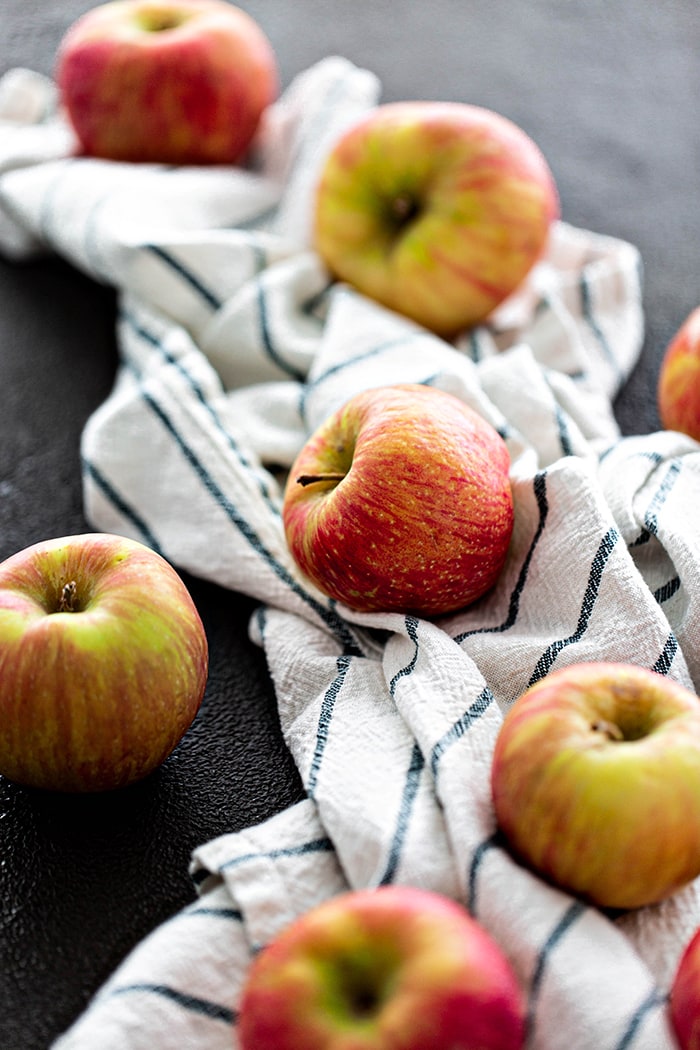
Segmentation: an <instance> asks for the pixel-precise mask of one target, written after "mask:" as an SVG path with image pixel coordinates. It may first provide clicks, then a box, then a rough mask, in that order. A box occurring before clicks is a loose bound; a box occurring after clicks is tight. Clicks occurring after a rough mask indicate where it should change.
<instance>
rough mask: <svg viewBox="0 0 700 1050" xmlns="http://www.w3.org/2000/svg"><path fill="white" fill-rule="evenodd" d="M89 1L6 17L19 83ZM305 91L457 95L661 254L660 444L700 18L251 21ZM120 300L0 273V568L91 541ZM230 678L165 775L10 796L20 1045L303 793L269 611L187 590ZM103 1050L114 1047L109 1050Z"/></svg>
mask: <svg viewBox="0 0 700 1050" xmlns="http://www.w3.org/2000/svg"><path fill="white" fill-rule="evenodd" d="M88 6H89V4H87V3H85V2H84V0H32V4H31V5H25V4H20V3H17V0H0V24H1V25H2V33H1V34H0V73H1V72H4V70H5V69H8V68H10V67H12V66H16V65H25V66H29V67H30V68H33V69H37V70H39V71H41V72H44V73H50V72H51V69H52V64H53V57H54V54H55V49H56V47H57V45H58V42H59V39H60V37H61V35H62V33H63V32H64V31H65V29H66V28H67V26H68V25H69V24H70V22H71V21H72V20H73V19H74V18H75V17H77V15H78V14H80V13H81V12H82V11H83V10H85V9H86V8H87V7H88ZM245 6H246V7H247V10H249V12H250V13H251V14H252V15H253V16H254V17H255V18H257V19H258V21H259V22H260V23H261V25H262V26H263V28H264V29H265V31H266V32H267V33H268V35H269V37H270V39H271V40H272V43H273V45H274V47H275V48H276V51H277V54H278V58H279V63H280V68H281V74H282V81H283V85H286V84H288V83H289V81H290V80H291V78H292V77H293V76H294V75H295V74H296V73H298V72H300V71H301V70H302V69H304V68H306V67H307V66H308V65H310V64H311V63H313V62H315V61H316V60H318V59H320V58H322V57H324V56H326V55H328V54H331V53H339V54H343V55H345V56H346V57H348V58H350V59H351V60H353V61H354V62H356V63H357V64H358V65H362V66H365V67H367V68H369V69H371V70H373V71H374V72H375V73H377V74H378V76H379V77H380V79H381V81H382V84H383V88H384V92H383V97H384V99H385V100H387V101H389V100H392V99H400V98H411V97H414V98H444V99H457V100H463V101H469V102H474V103H477V104H480V105H485V106H488V107H490V108H492V109H495V110H498V111H499V112H501V113H503V114H505V115H506V116H509V117H510V118H511V119H513V120H515V121H516V122H517V123H518V124H520V125H521V126H522V127H523V128H524V129H525V130H526V131H527V132H528V133H529V134H531V135H532V136H533V138H534V139H535V140H536V141H537V142H538V144H539V145H540V146H541V148H542V149H543V151H544V153H545V155H546V156H547V158H548V160H549V163H550V165H551V167H552V170H553V171H554V174H555V177H556V179H557V183H558V186H559V190H560V194H561V202H562V210H563V217H564V218H565V219H566V220H567V221H569V222H571V223H574V224H576V225H580V226H583V227H586V228H588V229H592V230H595V231H597V232H601V233H609V234H612V235H615V236H619V237H624V238H626V239H628V240H630V241H632V242H634V243H635V244H636V245H637V246H638V247H639V248H640V250H641V253H642V259H643V263H644V270H645V285H644V296H645V308H646V317H647V336H646V341H645V346H644V352H643V356H642V359H641V361H640V364H639V366H638V367H637V369H636V370H635V372H634V375H633V376H632V379H631V380H630V382H629V384H628V385H627V387H626V389H625V390H624V392H623V393H622V395H621V396H620V398H619V400H618V404H617V406H616V409H617V412H618V418H619V420H620V423H621V425H622V427H623V430H624V431H625V432H626V433H641V432H645V431H650V430H654V429H656V427H657V426H658V417H657V413H656V404H655V388H656V375H657V372H658V366H659V361H660V357H661V354H662V353H663V350H664V348H665V345H666V343H667V342H668V340H669V339H670V337H671V335H672V334H673V332H674V331H675V330H676V328H677V327H678V326H679V325H680V323H681V322H682V321H683V319H684V318H685V316H686V315H687V314H688V313H689V312H690V310H691V309H692V308H693V307H694V306H696V305H697V303H698V302H700V291H699V289H698V274H700V208H698V202H699V201H700V192H699V191H700V121H699V120H698V116H697V114H698V103H699V102H700V59H699V58H698V55H700V9H699V8H698V5H697V3H696V0H684V2H681V0H672V2H668V0H667V2H659V3H656V4H648V5H644V4H639V3H638V2H637V3H635V2H632V0H629V2H628V0H608V2H605V0H586V2H580V3H578V2H574V0H514V2H510V3H506V2H499V0H452V2H450V0H443V2H425V3H409V2H408V0H405V2H395V3H393V4H376V3H370V2H364V0H358V2H356V3H354V4H349V3H348V4H339V3H335V2H322V0H297V2H295V3H291V4H288V3H284V2H283V0H259V2H255V3H249V4H247V5H245ZM115 363H116V351H115V345H114V298H113V294H112V292H111V290H110V289H106V288H103V287H100V286H98V285H95V284H93V283H91V282H90V281H89V280H87V279H86V278H85V277H84V276H81V275H80V274H78V273H76V272H75V271H74V270H72V269H71V268H70V267H69V266H68V265H67V264H65V263H63V262H62V261H60V260H56V259H47V260H42V261H39V262H33V263H31V264H22V265H12V264H9V263H7V262H2V261H1V260H0V398H1V401H0V406H1V411H0V558H3V557H6V556H8V555H10V554H12V553H14V552H15V551H16V550H18V549H20V548H21V547H24V546H26V545H27V544H28V543H31V542H34V541H35V540H39V539H44V538H47V537H49V536H56V535H64V534H67V533H71V532H78V531H81V530H83V529H84V528H85V527H86V524H87V523H86V522H85V521H84V519H83V516H82V505H81V491H80V477H79V458H78V444H79V438H80V432H81V428H82V426H83V424H84V422H85V420H86V418H87V416H88V415H89V414H90V412H91V411H92V410H93V409H94V408H95V407H96V406H97V405H98V404H99V403H100V402H101V401H102V399H103V398H104V397H105V396H106V394H107V392H108V390H109V388H110V385H111V382H112V377H113V374H114V368H115ZM187 582H188V584H189V585H190V586H191V589H192V593H193V595H194V597H195V600H196V601H197V603H198V606H199V608H200V611H201V612H202V616H203V618H204V621H205V625H206V628H207V632H208V635H209V640H210V645H211V673H210V679H209V684H208V688H207V694H206V698H205V702H204V705H203V708H202V711H201V713H200V716H199V717H198V719H197V721H196V722H195V724H194V726H193V727H192V729H191V731H190V733H189V734H188V735H187V736H186V738H185V740H184V741H183V742H182V744H181V746H180V747H179V748H178V749H177V751H176V752H175V754H174V755H173V756H172V757H171V759H169V760H168V762H167V763H166V764H165V766H164V767H163V769H162V770H161V771H159V772H158V773H157V774H155V775H154V776H153V777H151V778H150V779H149V780H148V781H146V782H145V783H143V784H141V785H138V786H136V787H134V788H132V789H129V790H128V791H125V792H122V793H118V794H115V795H108V796H103V797H100V798H63V797H60V796H54V795H50V794H46V795H42V794H39V793H36V792H31V791H27V790H24V789H21V788H17V787H15V786H13V785H10V784H9V783H7V782H6V781H4V780H2V779H1V778H0V832H1V833H2V839H1V840H0V974H2V977H1V978H0V1047H2V1048H3V1050H41V1048H45V1047H47V1046H48V1045H49V1044H50V1042H51V1039H52V1037H53V1036H54V1035H56V1034H57V1033H58V1032H59V1031H61V1030H62V1029H63V1028H65V1027H66V1026H67V1025H68V1024H69V1023H70V1022H71V1020H72V1019H73V1018H74V1017H75V1016H76V1015H77V1013H78V1012H79V1011H80V1010H81V1009H82V1007H83V1006H84V1004H85V1003H86V1002H87V1000H88V997H89V996H90V994H91V993H92V992H93V991H95V990H96V988H97V987H98V986H99V984H100V983H101V982H102V981H103V980H104V979H105V978H106V977H107V976H108V974H109V973H110V972H111V971H112V970H113V968H114V967H115V966H116V965H117V963H118V962H119V960H120V959H121V957H122V956H123V955H124V953H125V952H126V951H127V950H128V949H129V948H130V947H131V946H132V945H133V944H134V943H135V942H136V941H137V940H138V939H140V938H141V937H142V936H143V935H144V934H145V933H146V932H147V931H148V930H150V929H151V928H152V927H153V926H154V925H155V924H156V923H158V922H159V921H160V920H162V919H163V918H165V917H166V916H168V915H169V914H171V913H172V912H173V911H175V910H176V909H177V908H179V907H180V906H181V905H182V904H183V903H185V902H187V901H188V900H189V899H190V898H191V897H192V895H193V891H192V888H191V886H190V883H189V880H188V877H187V861H188V857H189V853H190V850H191V849H192V848H193V847H194V846H195V845H197V844H198V843H200V842H202V841H205V840H207V839H209V838H212V837H214V836H215V835H218V834H221V833H223V832H225V831H228V830H234V829H237V828H240V827H243V826H245V825H248V824H251V823H254V822H256V821H258V820H260V819H262V818H263V817H265V816H267V815H268V814H270V813H272V812H274V811H276V810H278V809H281V808H282V807H283V806H285V805H287V804H288V803H289V802H291V801H293V800H294V799H295V798H297V797H299V794H300V786H299V781H298V778H297V776H296V773H295V770H294V768H293V765H292V763H291V760H290V759H289V756H288V755H287V753H286V751H285V749H284V746H283V744H282V741H281V738H280V734H279V728H278V723H277V718H276V713H275V707H274V698H273V696H272V691H271V687H270V684H269V681H268V678H267V675H266V672H265V666H264V660H263V658H262V656H261V654H260V653H259V652H258V650H256V649H255V648H254V647H253V646H252V645H251V643H250V642H249V641H248V638H247V622H248V617H249V614H250V610H251V606H250V603H249V602H248V601H247V600H246V599H243V598H241V597H240V596H237V595H231V594H226V593H224V592H223V591H221V590H220V589H218V588H216V587H212V586H210V585H204V584H202V583H201V582H199V581H196V580H187ZM95 1050H99V1048H95Z"/></svg>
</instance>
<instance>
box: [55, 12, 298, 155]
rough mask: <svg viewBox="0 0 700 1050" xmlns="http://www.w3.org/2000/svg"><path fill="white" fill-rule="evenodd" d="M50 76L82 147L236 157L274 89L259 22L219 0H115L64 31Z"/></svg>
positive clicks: (271, 58) (91, 151) (93, 151)
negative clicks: (54, 81) (54, 80)
mask: <svg viewBox="0 0 700 1050" xmlns="http://www.w3.org/2000/svg"><path fill="white" fill-rule="evenodd" d="M55 77H56V83H57V85H58V89H59V93H60V98H61V101H62V103H63V107H64V109H65V112H66V114H67V116H68V118H69V120H70V122H71V124H72V126H73V128H74V130H75V133H76V135H77V137H78V140H79V142H80V144H81V146H82V150H83V152H84V153H85V154H88V155H90V156H94V157H103V158H107V159H109V160H119V161H150V162H154V163H163V164H233V163H236V162H238V161H239V160H241V159H242V158H243V156H244V155H245V153H246V151H247V149H248V147H249V145H250V143H251V141H252V138H253V136H254V134H255V132H256V130H257V127H258V124H259V121H260V118H261V116H262V114H263V112H264V111H265V109H266V107H267V106H268V105H269V104H270V103H271V102H272V101H273V99H274V98H275V97H276V95H277V91H278V74H277V64H276V59H275V55H274V52H273V49H272V46H271V44H270V42H269V41H268V39H267V37H266V36H265V34H264V33H263V31H262V29H261V28H260V26H259V25H258V24H257V22H255V21H254V20H253V19H252V18H251V17H250V16H249V15H248V14H246V13H245V12H244V11H242V10H240V9H239V8H238V7H234V6H233V5H231V4H229V3H227V2H225V0H112V2H111V3H106V4H101V5H100V6H98V7H94V8H92V9H91V10H89V11H87V12H86V13H85V14H84V15H82V16H81V17H80V18H78V20H77V21H76V22H74V23H73V24H72V25H71V26H70V28H69V29H68V31H67V33H66V34H65V36H64V37H63V40H62V41H61V44H60V46H59V49H58V53H57V56H56V72H55Z"/></svg>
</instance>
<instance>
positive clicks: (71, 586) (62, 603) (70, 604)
mask: <svg viewBox="0 0 700 1050" xmlns="http://www.w3.org/2000/svg"><path fill="white" fill-rule="evenodd" d="M77 591H78V586H77V584H76V582H75V580H71V581H70V583H64V584H63V587H61V597H60V599H59V602H58V611H59V612H75V599H76V594H77Z"/></svg>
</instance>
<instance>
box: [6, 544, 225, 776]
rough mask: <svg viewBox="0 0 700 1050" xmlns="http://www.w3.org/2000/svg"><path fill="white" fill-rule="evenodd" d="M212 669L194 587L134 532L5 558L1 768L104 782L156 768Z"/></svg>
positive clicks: (190, 716) (175, 739)
mask: <svg viewBox="0 0 700 1050" xmlns="http://www.w3.org/2000/svg"><path fill="white" fill-rule="evenodd" d="M207 673H208V648H207V640H206V636H205V633H204V628H203V626H202V622H201V620H200V617H199V614H198V612H197V610H196V608H195V605H194V603H193V601H192V598H191V596H190V594H189V591H188V590H187V588H186V587H185V584H184V583H183V581H182V580H181V578H180V577H179V575H178V574H177V573H176V572H175V570H174V569H173V568H172V567H171V566H170V564H169V563H168V562H167V561H165V559H164V558H162V557H161V556H160V555H159V554H156V552H155V551H153V550H151V549H150V548H148V547H145V546H144V545H143V544H141V543H137V542H136V541H134V540H130V539H125V538H124V537H121V536H113V535H111V534H108V533H86V534H81V535H76V536H66V537H62V538H58V539H50V540H46V541H43V542H40V543H35V544H33V545H32V546H30V547H27V548H26V549H24V550H21V551H19V552H18V553H16V554H14V555H12V556H11V557H9V558H7V559H6V560H5V561H3V562H2V563H1V564H0V727H2V728H1V731H0V773H2V774H4V775H5V776H6V777H8V778H9V779H10V780H13V781H15V782H17V783H20V784H24V785H28V786H30V787H37V788H48V789H51V790H56V791H72V792H83V791H102V790H107V789H111V788H117V787H122V786H124V785H126V784H129V783H131V782H133V781H136V780H139V779H141V778H142V777H144V776H146V775H147V774H148V773H150V772H151V771H152V770H154V769H155V768H156V767H157V766H158V765H159V764H160V763H161V762H163V761H164V760H165V758H166V757H167V756H168V755H169V754H170V752H171V751H172V750H173V748H174V747H175V745H176V744H177V743H178V741H179V740H180V738H181V737H182V736H183V734H184V732H185V730H186V729H187V728H188V727H189V725H190V723H191V722H192V720H193V719H194V716H195V714H196V713H197V710H198V708H199V706H200V703H201V700H202V697H203V694H204V688H205V684H206V680H207Z"/></svg>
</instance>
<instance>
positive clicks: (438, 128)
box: [314, 101, 559, 337]
mask: <svg viewBox="0 0 700 1050" xmlns="http://www.w3.org/2000/svg"><path fill="white" fill-rule="evenodd" d="M558 215H559V200H558V195H557V190H556V186H555V183H554V179H553V176H552V174H551V171H550V169H549V167H548V165H547V163H546V161H545V159H544V157H543V155H542V153H541V152H540V150H539V148H538V147H537V146H536V145H535V143H534V142H533V141H532V139H530V138H529V136H528V135H526V134H525V132H524V131H522V130H521V129H520V128H519V127H518V126H517V125H515V124H513V123H512V122H511V121H509V120H507V119H506V118H505V117H502V116H500V115H499V114H497V113H494V112H492V111H491V110H488V109H482V108H481V107H478V106H471V105H467V104H464V103H459V102H428V101H407V102H390V103H386V104H385V105H382V106H378V107H377V108H376V109H374V110H372V111H371V112H370V113H369V114H368V115H367V116H365V117H364V118H363V119H361V120H360V121H359V122H357V123H356V124H355V125H354V126H352V127H351V128H350V129H349V130H348V131H346V132H345V134H344V135H342V136H341V138H340V139H339V140H338V142H337V143H336V145H335V146H334V148H333V149H332V150H331V152H330V154H329V156H328V158H327V160H326V163H325V166H324V168H323V171H322V174H321V177H320V181H319V184H318V187H317V193H316V207H315V231H314V237H315V245H316V249H317V251H318V253H319V255H320V256H321V258H322V259H323V261H324V262H325V264H326V266H327V268H328V269H329V270H330V272H331V273H332V274H333V275H334V276H335V277H336V278H338V279H339V280H342V281H346V282H347V283H349V284H351V285H353V286H354V287H355V288H356V289H358V290H359V291H360V292H362V293H364V294H365V295H367V296H369V297H371V298H373V299H375V300H377V301H378V302H380V303H383V304H384V305H385V306H387V307H389V308H390V309H392V310H395V311H397V312H398V313H401V314H405V315H406V316H408V317H411V318H413V319H414V320H415V321H417V322H418V323H419V324H421V325H423V326H424V327H426V328H429V329H431V330H433V331H434V332H436V333H438V334H440V335H443V336H447V337H450V336H453V335H455V334H456V333H458V332H459V331H460V330H462V329H465V328H468V327H470V326H472V325H475V324H477V323H478V322H480V321H483V320H484V319H485V318H486V317H487V316H488V315H489V314H490V313H491V312H492V311H493V309H494V308H495V307H496V306H498V304H499V303H500V302H502V301H503V300H504V299H505V298H506V297H507V296H508V295H510V294H511V293H512V292H513V291H514V290H515V289H516V288H517V287H518V285H519V284H520V283H521V282H522V281H523V279H524V278H525V276H526V275H527V274H528V273H529V271H530V270H531V269H532V267H533V266H534V264H535V263H536V262H537V260H538V259H539V258H540V256H541V255H542V253H543V251H544V249H545V246H546V244H547V240H548V235H549V230H550V226H551V224H552V222H553V221H554V220H555V219H556V218H557V217H558Z"/></svg>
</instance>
